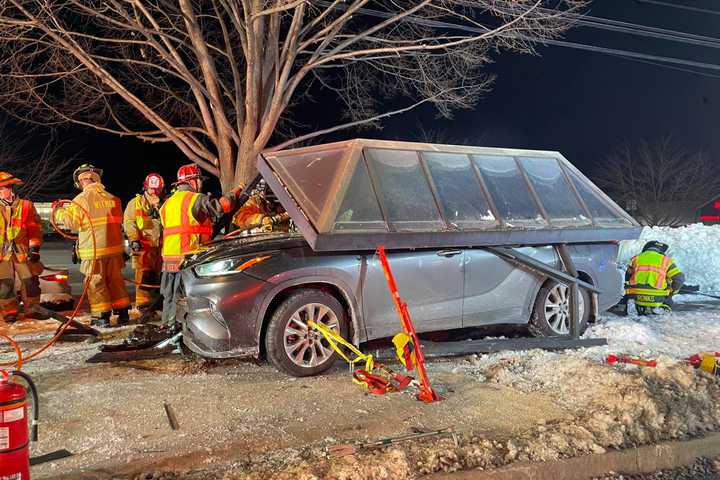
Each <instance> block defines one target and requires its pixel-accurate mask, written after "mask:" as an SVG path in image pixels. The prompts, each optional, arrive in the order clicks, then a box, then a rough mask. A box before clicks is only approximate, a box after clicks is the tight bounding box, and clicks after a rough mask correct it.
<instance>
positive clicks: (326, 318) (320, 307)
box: [265, 289, 348, 377]
mask: <svg viewBox="0 0 720 480" xmlns="http://www.w3.org/2000/svg"><path fill="white" fill-rule="evenodd" d="M311 315H312V317H313V318H312V319H313V320H314V321H315V322H317V323H323V324H325V325H326V326H328V327H330V328H332V329H333V330H335V331H337V332H338V333H340V335H341V336H342V337H346V336H347V333H348V327H347V325H348V321H347V313H346V312H345V309H344V308H343V306H342V305H341V304H340V302H339V301H338V300H337V299H336V298H335V297H334V296H332V295H331V294H329V293H326V292H324V291H322V290H317V289H304V290H299V291H296V292H294V293H292V294H291V295H290V296H289V297H288V298H286V299H285V300H284V301H283V302H282V303H281V304H280V305H279V306H278V307H277V309H275V311H274V312H273V314H272V317H271V318H270V322H269V323H268V327H267V332H266V334H265V351H266V352H267V358H268V360H269V361H270V363H272V364H273V365H274V366H275V367H277V368H278V369H279V370H281V371H283V372H285V373H287V374H289V375H292V376H294V377H307V376H311V375H318V374H320V373H322V372H324V371H325V370H327V369H329V368H330V367H332V365H333V364H334V363H335V360H336V359H337V354H336V353H335V351H333V350H332V348H331V347H330V345H329V344H328V342H327V340H325V338H324V337H323V336H322V335H321V334H320V333H319V332H317V331H315V330H313V329H308V327H307V323H306V322H307V320H308V318H309V317H310V316H311Z"/></svg>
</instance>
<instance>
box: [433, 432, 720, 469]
mask: <svg viewBox="0 0 720 480" xmlns="http://www.w3.org/2000/svg"><path fill="white" fill-rule="evenodd" d="M718 455H720V433H712V434H710V435H708V436H706V437H703V438H699V439H697V440H688V441H676V442H665V443H659V444H655V445H646V446H642V447H635V448H629V449H626V450H615V451H610V452H608V453H602V454H594V455H586V456H583V457H576V458H568V459H563V460H556V461H550V462H522V463H518V464H515V465H510V466H507V467H502V468H498V469H496V470H489V471H482V470H466V471H462V472H454V473H442V474H434V475H430V476H428V477H425V478H427V479H428V480H542V479H548V478H551V479H553V480H586V479H589V478H592V477H600V476H602V475H605V474H606V473H608V472H620V473H624V474H639V473H652V472H656V471H658V470H663V469H669V468H676V467H681V466H684V465H689V464H691V463H693V462H694V461H695V460H696V459H697V458H699V457H716V456H718Z"/></svg>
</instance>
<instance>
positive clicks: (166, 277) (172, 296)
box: [160, 272, 182, 325]
mask: <svg viewBox="0 0 720 480" xmlns="http://www.w3.org/2000/svg"><path fill="white" fill-rule="evenodd" d="M181 279H182V277H181V276H180V272H162V278H161V279H160V295H162V296H163V309H162V323H163V324H165V325H173V324H174V323H175V322H177V318H176V317H177V294H178V292H179V290H180V281H181Z"/></svg>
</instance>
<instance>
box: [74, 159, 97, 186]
mask: <svg viewBox="0 0 720 480" xmlns="http://www.w3.org/2000/svg"><path fill="white" fill-rule="evenodd" d="M85 172H93V173H95V174H97V176H98V179H101V178H102V174H103V171H102V169H101V168H97V167H96V166H95V165H91V164H89V163H83V164H82V165H80V166H79V167H78V168H76V169H75V171H74V172H73V182H74V183H75V188H77V189H80V190H82V186H81V185H80V179H79V178H80V174H81V173H85Z"/></svg>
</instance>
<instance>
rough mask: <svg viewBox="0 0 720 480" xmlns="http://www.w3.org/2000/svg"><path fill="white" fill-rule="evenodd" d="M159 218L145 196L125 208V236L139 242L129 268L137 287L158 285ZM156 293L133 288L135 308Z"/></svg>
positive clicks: (152, 290) (136, 198) (160, 238)
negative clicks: (133, 272)
mask: <svg viewBox="0 0 720 480" xmlns="http://www.w3.org/2000/svg"><path fill="white" fill-rule="evenodd" d="M148 177H149V175H148ZM146 180H147V179H146ZM146 183H147V182H146ZM151 188H158V187H151ZM159 217H160V215H159V212H158V211H157V207H156V206H155V205H152V204H151V203H150V201H149V200H148V198H147V197H146V196H145V195H136V196H135V198H134V199H132V200H131V201H130V202H129V203H128V204H127V207H125V214H124V216H123V227H124V229H125V234H126V235H127V237H128V240H129V241H130V242H136V241H137V242H140V246H141V248H140V251H138V252H133V254H132V267H133V270H134V271H135V282H136V283H137V284H145V285H159V284H160V272H161V270H162V262H161V257H160V244H161V241H162V224H161V223H160V218H159ZM157 292H158V290H157V289H149V288H146V287H142V286H140V285H137V286H136V287H135V305H136V307H138V308H142V307H145V306H147V305H149V304H150V303H152V301H153V300H154V298H155V296H157V294H158V293H157Z"/></svg>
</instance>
